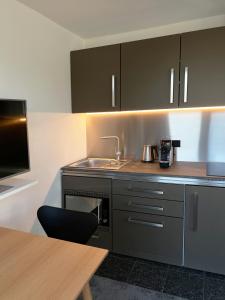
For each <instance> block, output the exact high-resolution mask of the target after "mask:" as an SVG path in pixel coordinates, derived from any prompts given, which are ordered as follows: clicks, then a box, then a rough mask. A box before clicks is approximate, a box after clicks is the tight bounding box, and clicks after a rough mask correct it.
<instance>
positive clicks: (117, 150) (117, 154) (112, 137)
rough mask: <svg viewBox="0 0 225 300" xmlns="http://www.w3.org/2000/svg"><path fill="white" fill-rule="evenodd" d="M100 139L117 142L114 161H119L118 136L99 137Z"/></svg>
mask: <svg viewBox="0 0 225 300" xmlns="http://www.w3.org/2000/svg"><path fill="white" fill-rule="evenodd" d="M100 139H105V140H106V139H114V140H116V141H117V147H116V151H115V155H116V160H118V161H119V160H120V157H121V154H122V153H121V151H120V139H119V137H118V136H116V135H109V136H101V137H100Z"/></svg>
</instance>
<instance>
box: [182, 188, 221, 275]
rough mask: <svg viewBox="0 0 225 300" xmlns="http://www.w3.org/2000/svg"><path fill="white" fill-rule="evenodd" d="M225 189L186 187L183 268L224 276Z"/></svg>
mask: <svg viewBox="0 0 225 300" xmlns="http://www.w3.org/2000/svg"><path fill="white" fill-rule="evenodd" d="M224 199H225V188H216V187H203V186H187V187H186V200H185V201H186V204H185V214H186V217H185V222H186V224H185V247H184V265H185V266H186V267H189V268H194V269H200V270H205V271H209V272H215V273H222V274H225V264H224V261H225V234H224V229H225V217H224V216H225V201H224Z"/></svg>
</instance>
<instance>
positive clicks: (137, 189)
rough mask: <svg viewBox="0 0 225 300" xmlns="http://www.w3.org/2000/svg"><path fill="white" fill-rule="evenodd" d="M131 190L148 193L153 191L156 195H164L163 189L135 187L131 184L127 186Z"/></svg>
mask: <svg viewBox="0 0 225 300" xmlns="http://www.w3.org/2000/svg"><path fill="white" fill-rule="evenodd" d="M127 189H128V190H129V191H133V192H142V193H143V192H146V193H151V194H154V195H163V194H164V192H163V191H155V190H149V189H141V188H133V187H132V186H131V185H130V186H128V188H127Z"/></svg>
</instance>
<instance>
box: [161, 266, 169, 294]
mask: <svg viewBox="0 0 225 300" xmlns="http://www.w3.org/2000/svg"><path fill="white" fill-rule="evenodd" d="M168 276H169V265H167V270H166V276H165V280H164V284H163V288H162V293H164V290H165V287H166V282H167V278H168Z"/></svg>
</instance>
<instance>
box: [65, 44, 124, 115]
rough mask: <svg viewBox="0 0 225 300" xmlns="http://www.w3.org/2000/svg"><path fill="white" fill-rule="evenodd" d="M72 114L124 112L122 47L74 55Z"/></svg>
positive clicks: (107, 47) (72, 67)
mask: <svg viewBox="0 0 225 300" xmlns="http://www.w3.org/2000/svg"><path fill="white" fill-rule="evenodd" d="M71 89H72V112H74V113H77V112H102V111H116V110H120V45H112V46H105V47H99V48H91V49H84V50H78V51H73V52H71Z"/></svg>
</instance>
